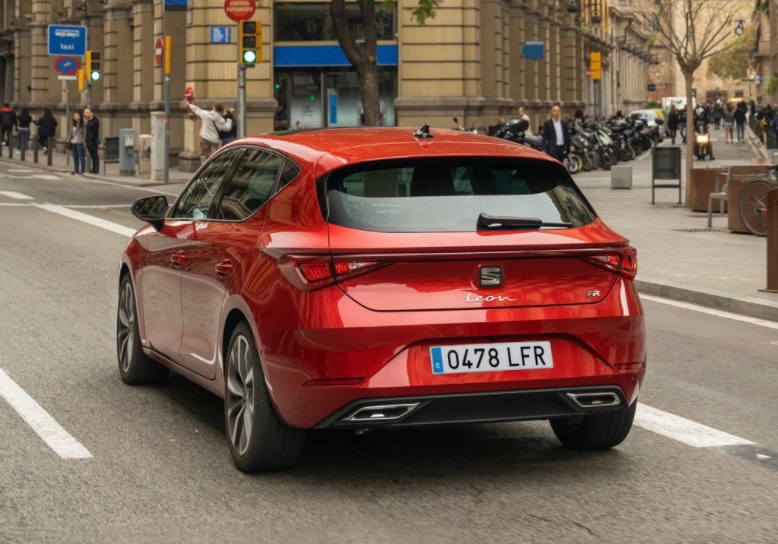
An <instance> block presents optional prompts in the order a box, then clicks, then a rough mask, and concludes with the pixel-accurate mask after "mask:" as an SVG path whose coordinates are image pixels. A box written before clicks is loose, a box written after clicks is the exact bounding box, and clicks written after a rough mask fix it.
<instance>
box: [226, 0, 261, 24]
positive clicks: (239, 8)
mask: <svg viewBox="0 0 778 544" xmlns="http://www.w3.org/2000/svg"><path fill="white" fill-rule="evenodd" d="M256 10H257V3H256V2H255V1H254V0H224V13H226V14H227V17H229V18H230V19H232V20H233V21H235V22H236V23H239V22H241V21H248V20H249V19H251V18H252V17H253V16H254V12H255V11H256Z"/></svg>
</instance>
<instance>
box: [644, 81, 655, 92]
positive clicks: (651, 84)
mask: <svg viewBox="0 0 778 544" xmlns="http://www.w3.org/2000/svg"><path fill="white" fill-rule="evenodd" d="M646 89H648V92H650V93H653V92H654V91H655V90H656V83H649V84H648V85H646Z"/></svg>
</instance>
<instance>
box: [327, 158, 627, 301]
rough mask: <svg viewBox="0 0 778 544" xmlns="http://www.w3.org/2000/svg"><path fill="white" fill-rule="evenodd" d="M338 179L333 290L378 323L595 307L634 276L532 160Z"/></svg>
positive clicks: (548, 167) (410, 165) (368, 172)
mask: <svg viewBox="0 0 778 544" xmlns="http://www.w3.org/2000/svg"><path fill="white" fill-rule="evenodd" d="M359 166H360V168H350V169H344V171H342V172H341V171H336V172H334V173H333V174H332V175H330V178H329V179H328V180H326V183H327V185H326V187H327V191H326V202H327V203H326V207H325V210H324V211H325V216H326V217H327V218H328V223H329V226H328V229H329V243H330V251H331V255H332V259H333V271H334V275H335V276H336V277H337V280H338V282H337V285H338V286H339V288H340V289H342V290H343V292H344V293H346V294H347V295H348V296H349V297H351V298H352V299H353V300H355V301H356V302H358V303H359V304H361V305H363V306H365V307H366V308H370V309H372V310H377V311H406V310H450V309H481V308H491V307H494V308H498V307H499V308H518V307H542V306H550V305H574V304H592V303H596V302H598V301H600V300H602V298H603V297H605V296H606V295H607V294H608V292H609V291H610V290H611V288H612V287H613V285H614V284H615V282H616V280H617V279H618V277H619V274H621V275H625V276H628V277H629V276H634V271H635V254H634V250H633V249H632V248H630V247H629V246H628V245H627V241H626V240H625V239H624V238H622V237H620V236H619V235H617V234H615V233H614V232H613V231H611V230H610V229H608V228H607V227H606V226H605V225H604V224H603V223H602V221H600V220H599V219H598V218H597V217H596V215H595V213H594V211H593V210H592V209H591V207H590V206H589V204H588V203H587V202H586V200H585V199H584V198H583V196H582V195H581V193H580V192H579V191H578V189H577V188H576V187H575V185H574V184H573V183H572V180H570V178H569V175H567V173H566V172H565V171H564V170H563V169H562V168H561V167H559V165H557V164H555V163H550V162H547V161H537V160H521V161H512V160H491V161H490V160H484V159H469V158H466V157H465V158H462V157H458V158H455V159H437V160H430V159H425V160H418V159H417V160H416V161H407V160H406V161H389V162H384V163H379V164H373V165H359Z"/></svg>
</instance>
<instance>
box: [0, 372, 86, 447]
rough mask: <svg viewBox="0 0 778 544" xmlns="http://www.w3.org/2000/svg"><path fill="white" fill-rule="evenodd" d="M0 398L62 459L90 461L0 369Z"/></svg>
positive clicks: (77, 445)
mask: <svg viewBox="0 0 778 544" xmlns="http://www.w3.org/2000/svg"><path fill="white" fill-rule="evenodd" d="M0 397H3V398H4V399H5V401H6V402H7V403H8V404H9V405H10V406H11V408H13V409H14V410H15V411H16V413H17V414H19V415H20V416H21V417H22V419H24V421H26V422H27V424H28V425H29V426H30V427H32V430H33V431H35V432H36V433H38V436H40V437H41V438H42V439H43V441H44V442H46V444H48V446H49V447H50V448H51V449H53V450H54V451H55V452H56V453H57V455H59V456H60V457H62V458H63V459H90V458H91V457H92V454H91V453H89V451H88V450H87V449H86V448H85V447H84V446H82V445H81V444H80V443H79V442H78V440H76V439H75V438H73V437H72V436H71V435H70V434H69V433H68V432H67V431H66V430H65V429H63V428H62V427H61V426H60V424H59V423H57V422H56V421H55V420H54V418H52V417H51V416H50V415H49V414H48V412H46V410H44V409H43V408H41V405H40V404H38V403H37V402H36V401H35V399H33V398H32V397H31V396H30V395H28V394H27V392H26V391H25V390H24V389H22V388H21V387H19V385H18V384H17V383H16V382H15V381H13V380H12V379H11V377H10V376H9V375H8V374H6V373H5V371H4V370H3V369H1V368H0Z"/></svg>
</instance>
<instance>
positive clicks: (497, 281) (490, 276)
mask: <svg viewBox="0 0 778 544" xmlns="http://www.w3.org/2000/svg"><path fill="white" fill-rule="evenodd" d="M478 285H479V286H480V287H499V286H500V285H502V269H501V268H500V267H499V266H482V267H481V268H480V269H479V271H478Z"/></svg>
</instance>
